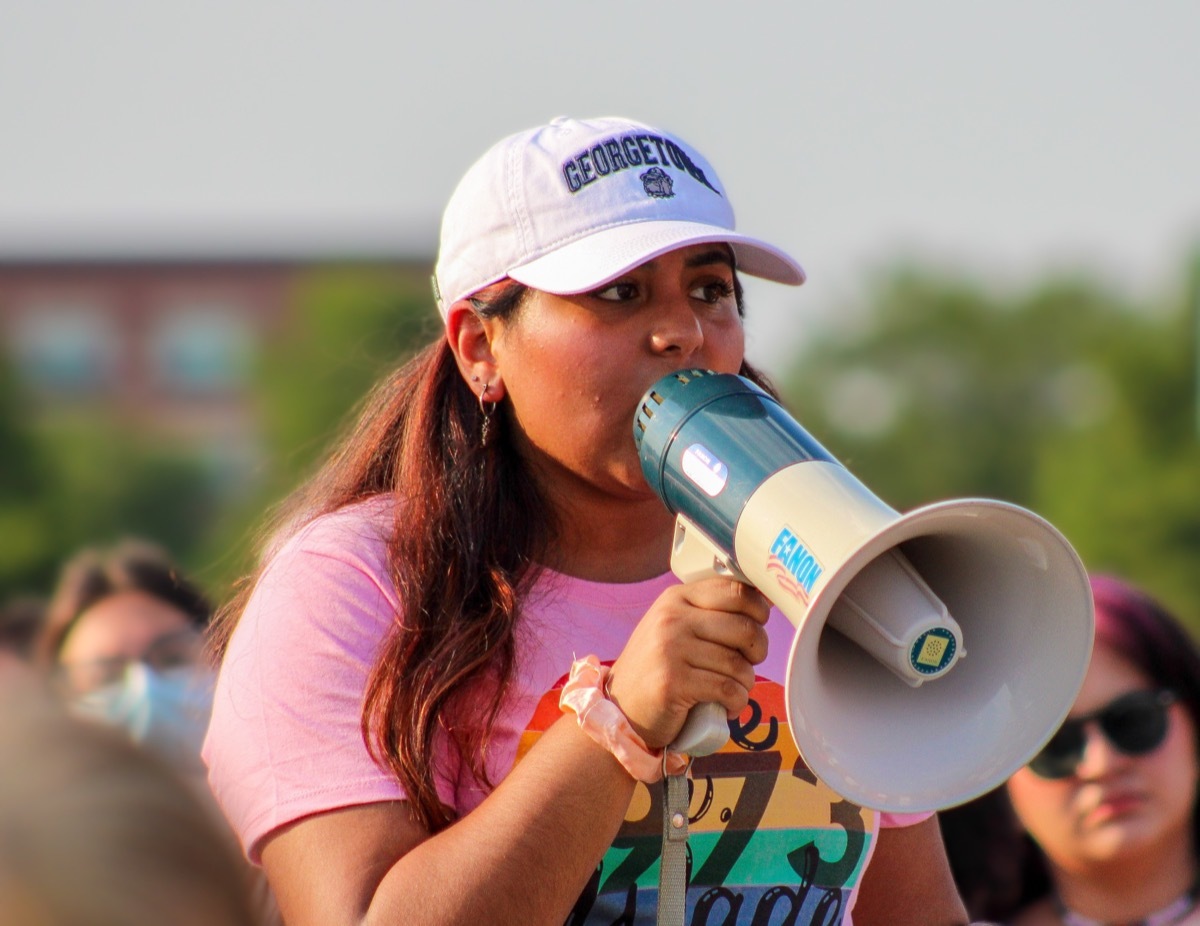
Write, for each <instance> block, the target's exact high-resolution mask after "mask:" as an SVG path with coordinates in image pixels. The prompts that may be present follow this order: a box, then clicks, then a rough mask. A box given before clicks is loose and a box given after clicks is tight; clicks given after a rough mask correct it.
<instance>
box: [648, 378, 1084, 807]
mask: <svg viewBox="0 0 1200 926" xmlns="http://www.w3.org/2000/svg"><path fill="white" fill-rule="evenodd" d="M634 439H635V441H636V442H637V446H638V452H639V455H640V458H641V463H642V470H643V472H644V473H645V475H646V479H647V481H648V482H649V483H650V485H651V487H652V488H653V489H654V490H655V492H657V493H658V495H659V497H660V498H662V500H663V502H664V503H665V504H666V506H667V508H668V509H669V510H670V511H671V512H672V513H673V514H674V515H676V530H675V541H674V548H673V550H672V557H671V569H672V571H673V572H675V574H676V575H678V576H679V577H680V578H681V579H684V580H685V581H686V580H689V579H695V578H700V577H703V576H705V575H711V574H714V573H715V574H722V573H724V574H728V575H731V576H733V577H734V578H737V579H740V580H741V581H744V582H747V583H748V584H750V585H753V586H755V587H756V588H757V589H758V590H759V591H761V592H762V593H763V594H764V595H766V596H767V598H769V599H770V600H771V602H772V603H773V604H774V605H775V606H776V607H777V608H779V610H780V611H782V612H783V614H785V615H786V616H787V618H788V619H789V620H790V621H791V622H792V624H793V626H794V627H795V628H796V635H795V637H794V639H793V642H792V650H791V654H790V656H789V659H788V668H787V679H786V690H787V716H788V723H789V725H790V727H791V733H792V737H793V739H794V740H795V741H796V746H797V747H798V749H799V750H800V754H801V756H802V758H803V759H804V762H805V764H807V765H808V767H809V769H810V770H811V771H812V772H814V773H815V774H816V775H817V776H818V777H819V778H820V779H821V780H822V781H824V782H825V783H826V784H827V785H829V787H831V788H832V789H833V790H834V791H836V792H838V793H839V794H841V795H842V796H843V797H845V798H847V799H849V800H852V801H854V802H856V803H858V804H861V805H863V806H867V807H873V808H876V809H878V810H885V811H923V810H937V809H942V808H945V807H952V806H954V805H956V804H960V803H963V802H964V801H967V800H970V799H971V798H973V797H976V796H978V795H980V794H982V793H984V792H985V791H988V790H990V789H991V788H994V787H996V786H997V785H999V784H1001V783H1002V782H1003V781H1004V780H1005V779H1006V778H1008V776H1009V775H1011V774H1012V773H1013V772H1014V771H1016V770H1017V769H1018V768H1020V767H1021V766H1022V765H1023V764H1025V763H1026V762H1028V761H1029V759H1030V758H1032V757H1033V755H1034V754H1035V753H1036V752H1037V751H1038V750H1039V749H1040V748H1041V747H1042V745H1043V744H1044V743H1045V742H1046V740H1048V739H1049V738H1050V736H1051V735H1052V734H1053V733H1054V731H1055V730H1056V729H1057V727H1058V725H1059V724H1060V723H1061V722H1062V720H1063V718H1064V717H1065V716H1066V714H1067V711H1068V710H1070V708H1071V705H1072V704H1073V702H1074V700H1075V696H1076V694H1078V692H1079V688H1080V686H1081V685H1082V684H1083V677H1084V674H1085V673H1086V671H1087V665H1088V660H1089V658H1090V655H1091V647H1092V635H1093V626H1094V615H1093V611H1092V596H1091V589H1090V587H1089V584H1088V577H1087V573H1086V571H1085V570H1084V567H1083V564H1082V563H1081V562H1080V560H1079V557H1078V556H1077V555H1076V553H1075V551H1074V550H1073V549H1072V548H1071V545H1070V544H1069V543H1068V542H1067V541H1066V539H1065V538H1064V537H1063V536H1062V535H1061V534H1060V533H1059V532H1058V531H1057V530H1055V528H1054V527H1052V526H1051V525H1050V524H1049V523H1047V522H1046V521H1045V520H1044V519H1042V518H1040V517H1038V516H1037V515H1035V514H1033V513H1032V512H1030V511H1027V510H1025V509H1024V508H1020V507H1018V506H1016V505H1011V504H1008V503H1005V502H1000V501H992V500H987V499H960V500H954V501H944V502H939V503H936V504H932V505H927V506H924V507H922V508H918V509H916V510H914V511H910V512H908V513H906V514H903V515H901V514H899V513H898V512H896V511H895V510H893V509H892V508H890V507H889V506H888V505H886V504H884V503H883V502H882V501H880V500H879V499H878V498H877V497H876V496H875V495H873V494H872V493H871V492H869V491H868V490H867V489H866V487H865V486H863V485H862V484H861V483H860V482H859V481H858V480H857V479H855V477H854V476H853V475H851V474H850V472H849V471H848V470H847V469H846V468H845V467H844V466H842V465H841V464H840V463H839V462H838V461H837V460H836V459H834V458H833V457H832V456H831V455H830V454H829V453H828V452H827V451H826V450H825V449H824V448H823V447H821V445H820V444H818V443H817V442H816V441H815V440H813V438H812V437H811V436H810V435H809V434H808V433H807V432H806V431H805V430H804V429H803V428H802V427H801V426H800V425H799V424H798V423H797V422H796V421H795V420H794V419H793V418H792V417H791V416H790V415H788V414H787V412H786V411H785V410H784V409H783V408H782V406H781V405H780V404H779V403H778V402H777V401H776V400H775V399H774V398H772V397H771V396H770V395H768V394H767V393H766V392H764V391H763V390H762V389H760V388H759V387H758V386H756V385H755V384H754V383H752V382H750V381H749V380H747V379H745V378H743V377H740V376H733V375H731V374H723V373H712V372H709V371H706V370H680V371H676V372H675V373H672V374H669V375H668V376H665V377H663V378H662V379H661V380H659V381H658V382H657V383H656V384H655V385H654V386H652V387H651V388H650V390H649V391H648V392H647V393H646V395H645V396H644V397H643V399H642V403H641V405H640V407H639V409H638V412H637V415H636V416H635V420H634ZM968 653H969V655H968ZM728 735H729V730H728V723H727V720H726V718H725V712H724V709H723V708H721V707H720V706H719V705H715V704H707V705H698V706H697V707H696V708H694V709H693V711H692V713H691V714H690V715H689V718H688V722H687V723H686V724H685V726H684V729H683V731H681V733H680V736H679V738H678V739H677V740H676V742H675V743H674V744H673V747H672V748H675V749H677V750H679V751H681V752H688V753H691V754H692V755H706V754H708V753H711V752H714V751H716V750H717V749H719V748H720V747H721V745H722V744H723V743H724V742H725V740H726V739H727V738H728Z"/></svg>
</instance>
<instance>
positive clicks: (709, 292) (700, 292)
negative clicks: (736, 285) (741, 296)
mask: <svg viewBox="0 0 1200 926" xmlns="http://www.w3.org/2000/svg"><path fill="white" fill-rule="evenodd" d="M732 297H733V283H731V282H729V281H728V280H713V281H711V282H709V283H704V284H702V285H700V286H697V287H696V288H695V289H693V290H692V298H694V299H699V300H701V301H702V302H707V303H709V304H710V305H715V304H716V303H718V302H721V301H723V300H725V299H730V298H732Z"/></svg>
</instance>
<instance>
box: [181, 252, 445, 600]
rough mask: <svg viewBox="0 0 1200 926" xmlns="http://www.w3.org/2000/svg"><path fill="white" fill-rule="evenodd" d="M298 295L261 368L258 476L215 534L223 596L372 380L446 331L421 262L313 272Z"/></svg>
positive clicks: (209, 548) (206, 572)
mask: <svg viewBox="0 0 1200 926" xmlns="http://www.w3.org/2000/svg"><path fill="white" fill-rule="evenodd" d="M295 298H296V301H295V314H294V316H293V317H292V318H291V319H290V320H289V323H288V325H287V328H286V329H285V330H283V331H281V332H280V333H279V335H278V337H277V338H275V339H274V340H273V341H272V342H271V343H269V344H267V345H265V346H264V350H263V352H262V355H261V357H260V358H259V362H258V364H257V367H256V370H255V374H254V376H255V387H254V396H255V415H256V418H257V421H258V425H259V430H260V433H261V436H262V462H261V466H260V468H259V471H258V473H257V481H256V482H255V484H254V485H253V486H251V487H250V489H249V490H248V491H246V492H244V493H243V494H242V495H241V496H240V497H237V498H236V499H234V500H233V503H232V504H229V505H228V506H227V507H226V509H225V510H224V511H223V512H222V517H221V519H220V520H219V522H218V523H217V524H216V525H215V526H214V530H213V531H212V534H211V536H210V537H209V538H207V542H206V546H205V551H206V552H205V555H204V556H203V558H202V562H203V565H202V570H203V576H204V577H205V578H206V580H207V581H208V583H209V585H210V587H214V588H216V589H218V596H220V595H221V594H223V593H224V592H225V591H227V590H228V588H229V583H230V582H231V581H232V580H233V579H235V578H236V577H237V576H238V575H240V574H242V573H243V572H245V571H246V569H247V568H248V566H249V563H250V559H251V557H252V555H253V548H254V546H255V544H256V543H257V542H258V540H259V539H260V538H258V537H257V536H256V528H257V527H258V525H259V524H261V523H262V521H263V519H264V517H265V515H266V513H267V512H268V510H269V509H270V508H271V507H272V506H274V505H275V504H276V503H278V502H279V501H281V500H282V499H283V498H284V496H286V495H287V494H288V493H289V492H290V491H291V490H292V489H294V488H295V487H296V486H297V485H299V484H300V482H301V481H302V480H303V479H304V478H305V477H306V476H308V475H309V474H310V473H311V472H312V471H313V470H314V468H315V467H316V466H317V465H318V464H319V463H320V462H321V461H322V460H323V459H324V458H325V456H326V454H327V453H328V451H329V450H330V448H331V447H332V445H333V443H334V442H335V440H336V439H337V438H338V436H339V435H340V434H341V433H342V432H343V431H344V430H345V429H346V428H347V427H348V426H349V424H350V422H351V421H352V420H353V417H354V415H355V413H356V411H357V409H358V407H359V405H360V404H361V402H362V400H363V398H364V397H365V396H366V394H367V393H368V392H369V390H370V388H371V387H372V385H374V383H375V382H376V381H377V380H378V379H379V378H380V377H381V376H382V375H383V374H384V373H385V372H386V371H388V370H390V369H392V368H394V367H395V366H398V365H399V364H400V363H401V362H403V361H404V360H405V359H407V358H408V357H409V356H411V355H412V354H413V353H414V352H415V351H416V350H417V349H418V348H420V347H421V346H423V345H424V344H426V343H427V342H428V341H430V340H431V339H432V338H433V337H435V336H437V335H438V334H440V333H441V330H442V329H441V323H440V320H439V319H438V316H437V312H436V310H435V309H434V307H433V298H432V295H431V294H430V288H429V278H428V275H427V274H426V273H423V272H420V271H419V270H416V269H412V270H404V269H392V268H377V267H366V266H361V265H348V266H343V267H332V268H324V269H319V270H314V271H312V272H311V273H309V274H308V275H307V276H306V277H305V278H304V279H303V280H302V281H301V282H300V284H299V285H298V287H297V290H296V297H295Z"/></svg>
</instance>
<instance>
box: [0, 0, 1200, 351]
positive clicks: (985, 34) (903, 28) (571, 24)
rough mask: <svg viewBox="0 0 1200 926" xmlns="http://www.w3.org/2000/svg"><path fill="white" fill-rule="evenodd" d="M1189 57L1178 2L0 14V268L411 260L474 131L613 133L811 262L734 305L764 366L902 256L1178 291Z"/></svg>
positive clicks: (251, 6)
mask: <svg viewBox="0 0 1200 926" xmlns="http://www.w3.org/2000/svg"><path fill="white" fill-rule="evenodd" d="M1198 49H1200V2H1196V0H1147V2H1144V3H1134V2H1132V0H1130V2H1116V0H1088V2H1083V0H1080V2H1073V3H1065V2H1055V0H1005V2H1003V3H991V4H983V3H970V2H963V0H909V2H905V3H895V2H884V0H873V2H860V3H803V2H800V0H790V2H754V0H743V2H741V3H731V2H717V0H694V2H691V3H670V2H665V3H663V2H660V3H631V2H625V0H607V2H604V3H599V2H577V0H557V2H550V0H530V2H507V3H486V2H483V0H479V2H473V3H456V2H453V0H433V2H430V3H427V4H416V3H413V2H400V0H390V2H377V3H368V2H362V0H288V2H283V0H236V2H235V0H189V2H183V0H85V2H79V0H71V2H68V0H0V133H2V134H0V138H2V139H3V141H2V143H0V254H8V255H13V254H21V253H25V254H36V253H47V252H50V253H53V252H55V251H62V250H68V251H71V252H72V253H89V252H96V251H99V252H103V253H111V252H114V251H121V250H131V249H132V250H135V251H136V250H146V249H149V250H151V251H155V250H160V251H161V250H164V249H165V250H171V251H176V252H181V253H186V252H187V251H188V250H191V249H196V248H199V249H202V250H208V251H212V250H214V249H215V250H218V251H223V250H224V251H227V250H229V249H231V248H234V249H236V248H247V247H249V248H254V249H257V250H262V251H281V250H288V249H294V248H297V247H298V248H301V249H304V248H311V247H316V248H327V249H335V250H355V249H360V248H366V247H369V248H372V249H374V250H377V251H378V250H382V251H388V250H396V251H411V250H418V251H419V250H429V251H431V250H432V248H433V245H434V241H435V238H436V225H437V220H438V216H439V214H440V211H441V207H442V205H443V203H444V201H445V199H446V197H447V196H448V195H449V193H450V190H451V189H452V187H453V185H454V184H455V182H456V181H457V179H458V177H459V176H460V175H461V173H462V171H463V170H464V169H465V168H466V167H467V165H468V164H469V163H470V162H471V161H473V160H474V159H475V157H477V156H478V154H479V153H481V152H482V150H483V149H484V148H486V147H487V146H488V145H489V144H491V143H492V142H493V141H495V140H496V139H498V138H499V137H501V136H502V135H506V134H508V133H510V132H513V131H516V130H518V129H522V128H526V127H529V126H531V125H535V124H538V123H541V122H544V121H546V120H547V119H549V118H550V117H552V116H554V115H558V114H569V115H575V116H594V115H611V114H618V115H626V116H630V117H633V118H637V119H640V120H642V121H646V122H650V123H651V124H654V125H657V126H659V127H662V128H664V129H668V130H671V131H673V132H674V133H676V134H678V135H680V136H682V137H683V138H684V139H686V140H687V141H688V142H690V143H691V144H692V145H694V146H695V147H697V148H698V149H700V150H701V151H702V152H703V153H704V154H705V155H706V156H707V157H708V159H709V160H710V161H711V162H712V163H713V164H714V166H715V167H716V169H717V172H718V173H719V174H720V176H721V179H722V181H723V183H724V185H725V187H726V189H727V191H728V192H729V194H730V198H731V200H732V202H733V204H734V207H735V209H736V210H737V213H738V220H739V227H740V228H741V229H742V230H744V231H746V232H749V233H751V234H756V235H759V236H761V237H765V238H767V239H769V240H771V241H773V242H775V243H777V244H779V245H780V246H782V247H784V248H785V249H787V250H789V251H790V252H791V253H793V254H795V255H796V256H797V257H798V258H799V259H800V260H801V262H802V263H803V264H804V265H805V267H806V269H807V270H808V272H809V282H808V283H807V284H806V285H805V286H804V287H803V288H801V289H800V290H797V291H791V290H788V289H786V288H784V287H778V286H776V285H775V284H768V283H755V282H753V281H751V282H750V283H749V285H748V292H749V297H750V300H751V320H750V323H749V324H750V327H749V332H750V353H751V357H752V359H758V360H759V361H760V362H764V363H765V364H766V365H767V367H768V369H770V368H771V366H772V365H773V364H774V363H777V362H778V361H779V359H780V358H781V357H784V356H786V353H787V348H788V346H789V345H791V344H793V343H796V341H797V339H798V338H800V337H801V336H802V333H803V331H804V330H805V329H806V328H807V327H808V326H809V325H810V324H812V323H813V321H814V320H818V319H828V318H829V317H830V316H831V315H832V314H833V313H834V312H835V310H836V308H837V306H838V305H839V304H841V303H843V302H844V300H845V298H846V297H847V294H849V293H850V292H852V290H853V288H854V287H855V286H857V285H858V283H857V281H859V280H861V279H862V278H863V275H864V273H865V271H867V270H868V269H870V268H875V267H879V266H882V265H887V264H888V263H890V262H891V261H893V260H896V259H899V258H900V257H902V256H915V257H918V258H920V259H922V260H926V261H929V262H933V263H937V264H940V265H945V264H948V263H950V262H961V263H962V264H964V265H965V266H967V267H969V268H971V269H972V270H974V271H977V272H979V273H980V274H982V275H985V276H987V277H988V278H989V279H994V280H1011V281H1014V282H1016V283H1019V282H1020V281H1027V280H1031V279H1035V278H1037V277H1038V276H1040V275H1041V274H1043V273H1046V272H1049V271H1050V270H1053V269H1060V268H1064V267H1065V268H1074V269H1083V270H1085V271H1087V272H1095V273H1099V274H1102V275H1103V276H1105V278H1106V279H1109V280H1112V281H1113V282H1114V283H1116V284H1118V285H1120V286H1123V287H1125V288H1127V289H1129V290H1130V291H1132V292H1135V293H1137V292H1144V291H1159V290H1162V289H1168V288H1170V287H1172V286H1174V285H1177V283H1178V277H1179V274H1180V271H1181V267H1182V263H1183V260H1184V258H1185V256H1186V255H1187V254H1189V253H1190V252H1191V251H1192V250H1193V249H1194V248H1196V247H1197V246H1198V245H1200V178H1198V172H1200V171H1198V168H1200V62H1197V60H1196V54H1197V50H1198ZM431 311H432V308H431Z"/></svg>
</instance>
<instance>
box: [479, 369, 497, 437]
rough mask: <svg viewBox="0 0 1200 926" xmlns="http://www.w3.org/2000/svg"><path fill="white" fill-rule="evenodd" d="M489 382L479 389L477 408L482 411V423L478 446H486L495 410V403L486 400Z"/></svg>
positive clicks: (489, 387) (489, 386)
mask: <svg viewBox="0 0 1200 926" xmlns="http://www.w3.org/2000/svg"><path fill="white" fill-rule="evenodd" d="M491 388H492V387H491V384H490V383H484V384H483V388H482V389H481V390H479V410H480V412H482V413H483V425H482V427H481V428H480V435H479V446H480V447H486V446H487V444H488V434H489V433H490V431H491V427H492V415H493V414H494V413H495V411H496V403H495V402H488V401H487V394H488V390H489V389H491Z"/></svg>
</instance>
